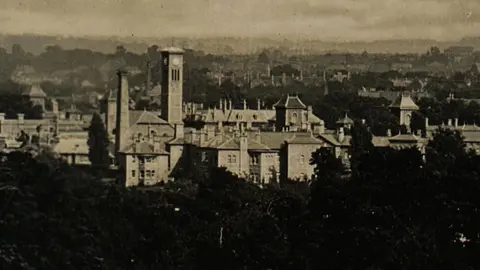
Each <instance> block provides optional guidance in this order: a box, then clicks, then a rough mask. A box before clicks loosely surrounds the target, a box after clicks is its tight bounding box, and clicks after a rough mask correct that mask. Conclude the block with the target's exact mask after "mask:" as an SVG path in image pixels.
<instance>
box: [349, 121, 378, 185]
mask: <svg viewBox="0 0 480 270" xmlns="http://www.w3.org/2000/svg"><path fill="white" fill-rule="evenodd" d="M351 132H352V138H351V140H350V151H351V154H350V165H351V169H352V174H353V175H354V176H359V173H360V171H359V167H360V166H361V164H362V159H363V157H364V156H365V155H368V154H369V153H370V152H371V151H372V150H373V148H374V146H373V142H372V137H373V136H372V133H371V132H370V130H369V128H368V127H367V126H366V124H364V123H361V122H357V123H355V124H354V125H353V127H352V131H351Z"/></svg>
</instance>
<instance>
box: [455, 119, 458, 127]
mask: <svg viewBox="0 0 480 270" xmlns="http://www.w3.org/2000/svg"><path fill="white" fill-rule="evenodd" d="M455 127H456V128H457V127H458V118H455Z"/></svg>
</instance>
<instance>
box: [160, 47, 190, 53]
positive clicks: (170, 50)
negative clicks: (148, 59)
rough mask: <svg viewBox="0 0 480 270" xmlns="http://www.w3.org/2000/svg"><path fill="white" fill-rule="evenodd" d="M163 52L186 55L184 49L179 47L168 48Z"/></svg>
mask: <svg viewBox="0 0 480 270" xmlns="http://www.w3.org/2000/svg"><path fill="white" fill-rule="evenodd" d="M161 52H168V53H185V51H184V50H183V49H180V48H178V47H173V46H172V47H166V48H163V49H162V50H161Z"/></svg>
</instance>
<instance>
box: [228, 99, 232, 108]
mask: <svg viewBox="0 0 480 270" xmlns="http://www.w3.org/2000/svg"><path fill="white" fill-rule="evenodd" d="M228 110H230V111H231V110H232V100H231V99H229V100H228Z"/></svg>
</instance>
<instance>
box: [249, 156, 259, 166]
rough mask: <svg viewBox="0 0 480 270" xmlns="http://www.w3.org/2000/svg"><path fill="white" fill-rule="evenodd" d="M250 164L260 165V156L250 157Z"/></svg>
mask: <svg viewBox="0 0 480 270" xmlns="http://www.w3.org/2000/svg"><path fill="white" fill-rule="evenodd" d="M250 164H252V165H256V164H258V156H255V155H254V156H251V157H250Z"/></svg>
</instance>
